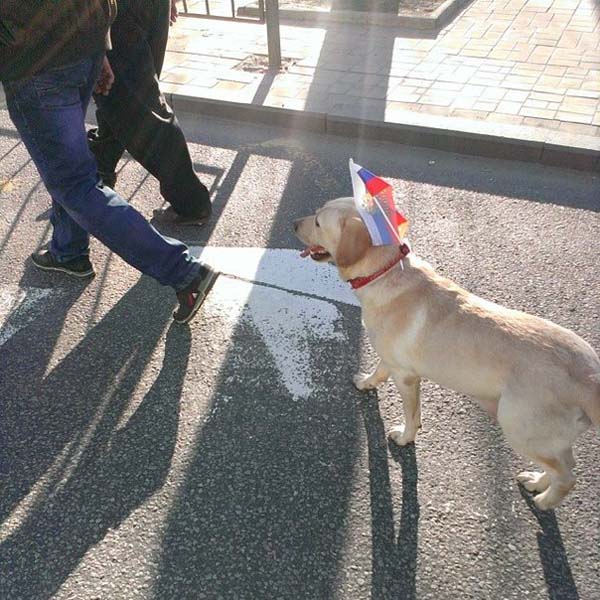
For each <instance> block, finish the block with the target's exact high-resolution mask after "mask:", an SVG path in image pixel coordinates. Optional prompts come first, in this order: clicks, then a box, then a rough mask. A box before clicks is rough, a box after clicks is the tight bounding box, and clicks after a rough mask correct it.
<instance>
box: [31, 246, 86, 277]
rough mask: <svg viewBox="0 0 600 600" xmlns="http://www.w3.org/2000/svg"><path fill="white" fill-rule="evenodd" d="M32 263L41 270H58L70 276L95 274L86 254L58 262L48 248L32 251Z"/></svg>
mask: <svg viewBox="0 0 600 600" xmlns="http://www.w3.org/2000/svg"><path fill="white" fill-rule="evenodd" d="M31 260H32V261H33V264H34V265H35V266H36V267H37V268H38V269H41V270H42V271H60V272H61V273H66V274H67V275H71V276H72V277H79V278H80V279H83V278H84V277H92V276H93V275H95V272H94V267H93V266H92V263H91V262H90V259H89V258H88V257H87V256H78V257H77V258H73V259H71V260H67V261H64V262H59V261H58V260H56V258H54V256H53V255H52V253H51V252H50V251H49V250H44V251H42V252H34V253H33V254H32V255H31Z"/></svg>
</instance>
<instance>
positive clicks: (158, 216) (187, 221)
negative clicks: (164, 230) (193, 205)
mask: <svg viewBox="0 0 600 600" xmlns="http://www.w3.org/2000/svg"><path fill="white" fill-rule="evenodd" d="M210 216H211V213H210V212H209V213H208V214H206V215H202V216H199V217H187V216H184V215H180V214H178V213H176V212H175V209H174V208H173V207H172V206H167V208H156V209H154V212H153V213H152V219H153V220H155V221H157V222H158V223H163V224H165V225H197V226H202V225H205V224H206V223H208V221H209V220H210Z"/></svg>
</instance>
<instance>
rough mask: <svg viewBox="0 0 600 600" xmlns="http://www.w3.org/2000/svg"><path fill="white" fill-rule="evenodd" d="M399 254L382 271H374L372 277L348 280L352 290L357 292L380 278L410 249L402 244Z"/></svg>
mask: <svg viewBox="0 0 600 600" xmlns="http://www.w3.org/2000/svg"><path fill="white" fill-rule="evenodd" d="M398 249H399V251H400V252H399V253H398V256H396V258H394V260H393V261H392V262H390V263H389V264H387V265H386V266H385V267H383V269H380V270H379V271H376V272H375V273H373V274H372V275H367V276H366V277H355V278H354V279H348V283H349V284H350V285H351V286H352V289H353V290H357V289H359V288H361V287H364V286H365V285H367V284H368V283H371V282H372V281H375V279H377V278H378V277H381V276H382V275H383V274H384V273H387V272H388V271H389V270H390V269H391V268H392V267H393V266H395V265H397V264H398V263H399V262H400V261H401V260H402V259H403V258H404V257H405V256H407V254H408V253H409V252H410V248H409V247H408V244H402V245H401V246H400V247H399V248H398Z"/></svg>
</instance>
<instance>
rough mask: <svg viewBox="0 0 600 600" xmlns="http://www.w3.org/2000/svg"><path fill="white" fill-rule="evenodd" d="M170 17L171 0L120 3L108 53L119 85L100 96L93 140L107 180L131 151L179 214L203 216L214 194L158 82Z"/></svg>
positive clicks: (102, 171)
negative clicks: (196, 169) (196, 167)
mask: <svg viewBox="0 0 600 600" xmlns="http://www.w3.org/2000/svg"><path fill="white" fill-rule="evenodd" d="M169 15H170V0H119V13H118V15H117V19H116V21H115V22H114V24H113V26H112V29H111V38H112V46H113V47H112V50H109V51H108V53H107V55H108V59H109V61H110V64H111V67H112V69H113V71H114V74H115V82H114V84H113V87H112V89H111V90H110V92H109V94H108V95H107V96H101V95H96V96H95V97H94V99H95V102H96V118H97V121H98V128H97V130H93V131H91V132H89V134H88V137H89V140H90V148H91V150H92V152H93V153H94V155H95V156H96V161H97V163H98V170H99V171H100V173H101V174H105V175H106V176H107V177H106V178H107V179H110V175H112V174H114V171H115V168H116V166H117V163H118V162H119V159H120V158H121V156H122V155H123V152H124V151H125V150H127V151H128V152H129V153H130V154H131V155H132V156H133V157H134V158H135V160H137V161H138V162H139V163H140V164H141V165H142V166H144V167H145V168H146V169H147V170H148V171H149V172H150V173H152V175H154V177H156V179H158V181H159V182H160V192H161V194H162V196H163V198H164V199H165V200H166V201H167V202H169V204H171V206H172V207H173V209H174V210H175V212H176V213H178V214H179V215H182V216H186V217H201V216H206V215H208V214H210V211H211V205H210V199H209V194H208V190H207V189H206V187H205V186H204V185H203V184H202V182H201V181H200V180H199V179H198V176H197V175H196V173H195V172H194V168H193V165H192V160H191V157H190V153H189V150H188V147H187V143H186V140H185V136H184V135H183V131H182V130H181V127H180V126H179V123H178V121H177V118H176V116H175V114H174V113H173V110H172V109H171V107H170V106H169V105H168V104H167V101H166V99H165V97H164V96H163V94H162V93H161V91H160V87H159V83H158V78H159V76H160V72H161V70H162V66H163V62H164V57H165V50H166V47H167V39H168V35H169ZM113 177H114V175H113Z"/></svg>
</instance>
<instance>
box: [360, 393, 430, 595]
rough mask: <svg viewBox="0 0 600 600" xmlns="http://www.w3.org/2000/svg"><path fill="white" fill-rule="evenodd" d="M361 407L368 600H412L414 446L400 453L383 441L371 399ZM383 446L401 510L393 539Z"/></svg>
mask: <svg viewBox="0 0 600 600" xmlns="http://www.w3.org/2000/svg"><path fill="white" fill-rule="evenodd" d="M368 396H369V397H368V398H367V399H365V400H363V401H362V402H361V408H362V415H363V419H364V423H365V429H366V432H367V446H368V450H369V483H370V490H371V530H372V531H371V533H372V539H373V542H372V544H373V551H372V580H371V598H372V599H373V600H383V599H387V598H402V599H403V600H413V599H414V598H416V597H417V596H416V577H417V553H418V533H419V512H420V508H419V499H418V495H417V481H418V478H419V474H418V470H417V460H416V453H415V445H414V444H409V445H408V446H406V447H404V448H400V447H398V446H396V445H395V444H394V443H392V442H389V444H388V440H387V437H386V435H385V428H384V424H383V419H382V418H381V414H380V412H379V405H378V402H377V394H376V393H375V392H371V393H369V395H368ZM388 446H389V450H390V453H391V456H392V458H393V459H394V461H395V462H396V463H398V464H399V465H400V467H401V470H402V511H401V515H400V525H399V529H398V538H397V539H396V537H395V527H394V507H393V503H392V490H391V484H390V473H389V465H388Z"/></svg>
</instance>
